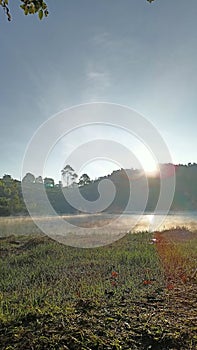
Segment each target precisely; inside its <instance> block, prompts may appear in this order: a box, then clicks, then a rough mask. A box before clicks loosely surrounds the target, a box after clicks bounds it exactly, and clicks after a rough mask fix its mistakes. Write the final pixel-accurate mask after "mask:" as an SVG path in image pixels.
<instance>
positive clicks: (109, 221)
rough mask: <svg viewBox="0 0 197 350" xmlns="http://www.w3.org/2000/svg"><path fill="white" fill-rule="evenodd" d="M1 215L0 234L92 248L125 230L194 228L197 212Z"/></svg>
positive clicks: (114, 238)
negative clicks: (40, 236)
mask: <svg viewBox="0 0 197 350" xmlns="http://www.w3.org/2000/svg"><path fill="white" fill-rule="evenodd" d="M34 221H35V223H36V224H35V223H34V222H33V221H32V218H30V217H1V218H0V236H1V237H3V236H8V235H21V234H23V235H24V234H37V233H39V234H40V233H42V232H44V233H46V234H47V235H48V236H50V237H51V238H53V239H55V240H57V241H59V242H61V243H64V244H68V245H72V246H77V247H95V246H102V245H106V244H110V243H112V242H113V241H115V240H118V239H120V238H121V237H123V236H124V235H125V234H126V233H127V232H139V231H155V230H157V231H158V230H159V231H162V230H167V229H171V228H176V227H185V228H187V229H189V230H193V231H195V230H196V231H197V212H170V213H169V214H168V215H167V216H165V215H162V214H157V215H155V214H153V213H146V214H143V215H141V216H140V215H139V214H137V213H124V214H123V215H121V216H120V215H118V214H107V213H102V214H91V215H89V214H80V215H64V216H57V217H52V216H50V217H41V216H40V217H38V216H37V217H35V218H34Z"/></svg>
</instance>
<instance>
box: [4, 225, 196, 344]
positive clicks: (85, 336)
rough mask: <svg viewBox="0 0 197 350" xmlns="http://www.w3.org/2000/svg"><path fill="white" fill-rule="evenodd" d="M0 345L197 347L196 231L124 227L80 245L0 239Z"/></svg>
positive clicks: (24, 237)
mask: <svg viewBox="0 0 197 350" xmlns="http://www.w3.org/2000/svg"><path fill="white" fill-rule="evenodd" d="M0 244H1V246H0V253H1V282H0V288H1V292H0V293H1V294H0V329H1V331H0V344H1V345H0V348H1V349H2V350H5V349H7V350H8V349H9V350H11V349H20V350H29V349H47V350H48V349H67V350H68V349H69V350H74V349H83V350H90V349H91V350H96V349H98V350H99V349H115V350H118V349H119V350H121V349H122V350H124V349H131V350H133V349H134V350H135V349H163V350H164V349H165V350H167V349H171V350H172V349H183V350H184V349H196V348H197V284H196V282H197V269H196V267H197V266H196V258H197V235H196V233H195V232H194V233H192V232H190V231H187V230H186V229H175V230H171V231H164V232H155V233H154V234H151V233H147V232H144V233H137V234H131V233H128V234H127V235H126V236H125V237H124V238H122V239H121V240H119V241H117V242H115V243H113V244H110V245H108V246H105V247H100V248H94V249H82V248H81V249H80V248H72V247H68V246H65V245H61V244H59V243H57V242H55V241H53V240H51V239H50V238H48V237H45V236H43V235H39V234H34V235H19V236H17V235H8V234H6V237H2V238H1V239H0Z"/></svg>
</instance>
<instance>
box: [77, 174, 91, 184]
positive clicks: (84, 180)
mask: <svg viewBox="0 0 197 350" xmlns="http://www.w3.org/2000/svg"><path fill="white" fill-rule="evenodd" d="M90 182H91V180H90V177H89V176H88V175H87V174H83V175H81V176H80V178H79V182H78V185H79V186H84V185H88V184H89V183H90Z"/></svg>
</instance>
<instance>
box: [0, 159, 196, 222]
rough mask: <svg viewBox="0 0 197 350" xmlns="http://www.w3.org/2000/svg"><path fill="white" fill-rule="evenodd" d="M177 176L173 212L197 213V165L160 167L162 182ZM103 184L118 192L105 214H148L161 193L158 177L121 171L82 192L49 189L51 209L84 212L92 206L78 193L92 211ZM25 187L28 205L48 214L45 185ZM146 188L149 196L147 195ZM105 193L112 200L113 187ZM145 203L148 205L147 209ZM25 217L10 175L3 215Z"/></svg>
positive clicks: (1, 195)
mask: <svg viewBox="0 0 197 350" xmlns="http://www.w3.org/2000/svg"><path fill="white" fill-rule="evenodd" d="M174 173H175V176H176V190H175V193H174V199H173V203H172V206H171V210H174V211H184V210H197V164H195V163H194V164H188V165H176V166H174V165H172V164H165V165H161V175H162V181H164V182H166V183H167V182H168V181H170V179H171V177H172V176H173V174H174ZM102 180H110V181H111V182H112V183H113V184H114V187H115V189H116V194H115V197H114V199H113V201H112V202H111V204H110V205H108V206H107V207H106V208H105V209H104V211H107V212H113V213H115V212H122V211H124V210H127V211H131V212H134V211H143V210H144V209H145V210H146V211H153V210H154V209H155V207H156V205H157V201H158V198H159V193H160V177H159V175H157V176H149V177H148V178H146V176H145V174H144V172H143V171H141V170H134V169H128V170H124V169H121V170H117V171H114V172H113V173H112V174H111V175H108V176H105V177H102V178H99V179H98V180H95V181H93V182H91V183H90V184H87V185H85V186H81V187H79V188H78V187H69V188H63V189H61V188H59V187H53V188H46V193H47V196H48V198H49V200H50V203H51V205H52V207H53V208H54V210H55V211H56V212H57V213H59V214H65V213H77V212H80V211H81V212H83V211H84V210H86V209H87V208H88V205H89V204H87V205H86V204H84V203H82V202H81V203H80V200H79V199H78V197H77V192H78V191H80V193H81V195H82V196H83V197H84V198H85V199H86V200H88V202H90V201H92V207H93V205H94V201H96V200H98V199H99V191H98V189H99V186H101V185H102ZM25 186H26V190H27V191H28V192H29V193H30V196H29V199H28V201H29V205H30V206H31V208H32V210H33V211H34V212H35V213H38V214H47V209H46V206H45V204H46V199H45V200H44V199H43V198H42V197H41V195H40V194H41V189H42V188H43V186H44V185H43V184H41V183H27V184H26V185H25ZM147 188H148V190H149V192H147ZM130 192H131V196H130ZM103 193H104V196H105V198H106V199H108V198H110V196H111V187H110V184H109V183H107V182H106V181H105V183H104V190H103ZM68 195H69V197H70V198H71V199H72V200H73V201H74V202H76V203H77V205H78V208H77V209H76V208H75V205H71V204H69V203H68V201H67V200H66V197H67V196H68ZM144 203H147V204H146V206H145V208H144ZM86 206H87V208H86ZM163 209H165V208H163ZM24 213H26V209H25V205H24V201H23V198H22V191H21V184H20V182H19V181H17V180H14V179H12V178H11V176H9V175H5V176H4V177H3V178H2V179H0V215H2V216H4V215H14V214H24Z"/></svg>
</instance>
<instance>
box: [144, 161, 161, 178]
mask: <svg viewBox="0 0 197 350" xmlns="http://www.w3.org/2000/svg"><path fill="white" fill-rule="evenodd" d="M142 167H143V170H144V172H145V173H146V174H147V175H148V176H155V175H156V174H157V173H158V171H159V169H158V165H157V164H156V163H155V162H149V163H147V162H144V163H142Z"/></svg>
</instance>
